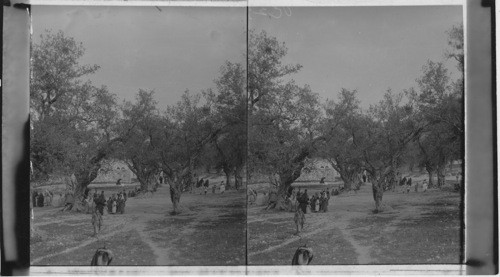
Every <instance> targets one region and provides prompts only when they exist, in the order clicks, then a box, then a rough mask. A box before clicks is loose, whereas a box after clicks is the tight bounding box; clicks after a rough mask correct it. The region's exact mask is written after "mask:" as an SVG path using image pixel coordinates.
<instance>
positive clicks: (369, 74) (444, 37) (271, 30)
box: [247, 6, 465, 265]
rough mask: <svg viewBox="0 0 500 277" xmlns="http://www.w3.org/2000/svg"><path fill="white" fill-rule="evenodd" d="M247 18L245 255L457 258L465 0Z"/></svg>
mask: <svg viewBox="0 0 500 277" xmlns="http://www.w3.org/2000/svg"><path fill="white" fill-rule="evenodd" d="M248 17H249V18H248V29H249V30H248V63H247V64H248V97H249V101H248V105H249V112H248V122H249V123H248V124H249V125H248V159H247V175H248V204H247V207H248V209H247V216H248V217H247V263H248V265H292V264H297V265H300V264H311V265H357V264H459V263H461V262H463V252H464V249H463V248H464V243H463V230H462V229H461V224H462V222H463V212H462V207H463V205H462V204H463V191H464V185H465V184H464V181H463V180H464V176H463V173H464V169H465V164H464V162H463V161H464V112H463V111H464V47H463V45H464V40H463V37H464V35H463V7H462V6H411V7H410V6H408V7H394V6H391V7H289V8H285V7H278V8H272V7H251V8H249V11H248Z"/></svg>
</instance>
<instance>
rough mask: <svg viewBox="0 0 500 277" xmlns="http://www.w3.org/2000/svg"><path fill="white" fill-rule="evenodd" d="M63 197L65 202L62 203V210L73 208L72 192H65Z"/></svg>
mask: <svg viewBox="0 0 500 277" xmlns="http://www.w3.org/2000/svg"><path fill="white" fill-rule="evenodd" d="M65 199H66V200H65V201H66V203H65V204H64V208H63V209H62V211H63V212H64V211H67V210H71V209H72V208H73V204H74V203H75V198H74V197H73V194H71V193H69V192H67V193H66V197H65Z"/></svg>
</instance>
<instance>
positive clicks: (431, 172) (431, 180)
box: [427, 168, 434, 188]
mask: <svg viewBox="0 0 500 277" xmlns="http://www.w3.org/2000/svg"><path fill="white" fill-rule="evenodd" d="M427 174H428V175H429V187H430V188H432V187H434V170H433V169H431V168H427Z"/></svg>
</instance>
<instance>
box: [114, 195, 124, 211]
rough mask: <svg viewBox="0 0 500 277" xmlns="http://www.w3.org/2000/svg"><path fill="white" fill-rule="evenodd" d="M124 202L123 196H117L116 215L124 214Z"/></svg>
mask: <svg viewBox="0 0 500 277" xmlns="http://www.w3.org/2000/svg"><path fill="white" fill-rule="evenodd" d="M125 201H126V199H125V197H124V196H123V194H119V195H118V200H117V203H116V212H117V213H120V214H123V213H124V212H125Z"/></svg>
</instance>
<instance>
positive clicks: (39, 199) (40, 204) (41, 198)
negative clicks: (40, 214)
mask: <svg viewBox="0 0 500 277" xmlns="http://www.w3.org/2000/svg"><path fill="white" fill-rule="evenodd" d="M43 200H44V199H43V194H41V193H40V194H39V195H38V200H37V204H38V205H37V206H38V207H43Z"/></svg>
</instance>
